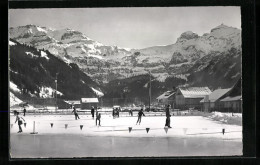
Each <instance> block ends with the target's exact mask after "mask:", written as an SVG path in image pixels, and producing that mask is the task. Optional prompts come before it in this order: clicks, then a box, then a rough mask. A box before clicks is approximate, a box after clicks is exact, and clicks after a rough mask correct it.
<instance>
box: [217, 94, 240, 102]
mask: <svg viewBox="0 0 260 165" xmlns="http://www.w3.org/2000/svg"><path fill="white" fill-rule="evenodd" d="M239 100H242V96H241V95H240V96H235V97H230V96H228V97H225V98H224V99H222V100H220V101H239Z"/></svg>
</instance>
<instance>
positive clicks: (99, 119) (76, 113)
mask: <svg viewBox="0 0 260 165" xmlns="http://www.w3.org/2000/svg"><path fill="white" fill-rule="evenodd" d="M95 111H96V125H97V124H98V125H99V126H101V125H100V122H101V113H98V111H97V108H96V110H95V108H94V106H91V116H92V118H93V119H94V116H95ZM72 113H74V116H75V120H78V119H80V118H79V114H78V112H77V109H76V107H75V106H73V111H72Z"/></svg>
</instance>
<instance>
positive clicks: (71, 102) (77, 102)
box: [64, 100, 80, 105]
mask: <svg viewBox="0 0 260 165" xmlns="http://www.w3.org/2000/svg"><path fill="white" fill-rule="evenodd" d="M64 102H66V103H68V104H74V105H75V104H80V100H67V101H64Z"/></svg>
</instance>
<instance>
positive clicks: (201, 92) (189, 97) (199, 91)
mask: <svg viewBox="0 0 260 165" xmlns="http://www.w3.org/2000/svg"><path fill="white" fill-rule="evenodd" d="M210 93H211V90H210V89H209V88H208V87H181V88H178V89H177V92H176V94H175V101H176V107H175V108H177V109H189V108H196V109H201V103H200V101H201V100H202V99H203V98H204V97H205V96H206V95H209V94H210Z"/></svg>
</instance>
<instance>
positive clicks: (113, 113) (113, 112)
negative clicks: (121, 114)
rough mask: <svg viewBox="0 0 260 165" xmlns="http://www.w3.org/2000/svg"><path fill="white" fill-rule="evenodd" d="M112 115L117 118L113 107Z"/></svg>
mask: <svg viewBox="0 0 260 165" xmlns="http://www.w3.org/2000/svg"><path fill="white" fill-rule="evenodd" d="M112 116H113V119H114V118H115V108H113V110H112Z"/></svg>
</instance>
